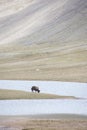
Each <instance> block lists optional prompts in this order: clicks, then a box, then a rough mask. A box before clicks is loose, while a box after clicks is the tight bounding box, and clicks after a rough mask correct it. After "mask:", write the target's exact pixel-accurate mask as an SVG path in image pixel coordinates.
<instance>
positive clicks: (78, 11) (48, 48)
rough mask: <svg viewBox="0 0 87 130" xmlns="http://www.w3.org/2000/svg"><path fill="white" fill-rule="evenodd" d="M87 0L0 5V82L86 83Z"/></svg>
mask: <svg viewBox="0 0 87 130" xmlns="http://www.w3.org/2000/svg"><path fill="white" fill-rule="evenodd" d="M86 55H87V2H86V0H54V1H53V0H43V1H42V0H23V1H22V2H21V0H19V1H16V0H13V1H11V0H7V1H5V0H3V1H2V2H0V79H33V80H37V79H38V80H63V81H79V82H87V78H86V77H87V56H86Z"/></svg>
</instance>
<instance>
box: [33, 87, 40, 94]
mask: <svg viewBox="0 0 87 130" xmlns="http://www.w3.org/2000/svg"><path fill="white" fill-rule="evenodd" d="M31 91H32V92H33V91H35V92H38V93H39V92H40V89H39V87H37V86H32V88H31Z"/></svg>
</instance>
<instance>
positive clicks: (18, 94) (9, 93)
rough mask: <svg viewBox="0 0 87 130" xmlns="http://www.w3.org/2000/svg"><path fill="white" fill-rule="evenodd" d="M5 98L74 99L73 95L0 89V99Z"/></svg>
mask: <svg viewBox="0 0 87 130" xmlns="http://www.w3.org/2000/svg"><path fill="white" fill-rule="evenodd" d="M7 99H75V97H73V96H59V95H54V94H45V93H32V92H24V91H17V90H3V89H0V100H7Z"/></svg>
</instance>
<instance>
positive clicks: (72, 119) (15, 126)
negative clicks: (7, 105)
mask: <svg viewBox="0 0 87 130" xmlns="http://www.w3.org/2000/svg"><path fill="white" fill-rule="evenodd" d="M2 129H3V130H87V116H83V115H67V114H59V115H56V114H54V115H36V116H12V117H11V116H1V117H0V130H2Z"/></svg>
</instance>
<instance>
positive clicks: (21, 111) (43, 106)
mask: <svg viewBox="0 0 87 130" xmlns="http://www.w3.org/2000/svg"><path fill="white" fill-rule="evenodd" d="M35 114H80V115H87V100H71V99H70V100H67V99H63V100H58V99H56V100H54V99H52V100H51V99H48V100H5V101H3V100H1V101H0V115H35Z"/></svg>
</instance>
